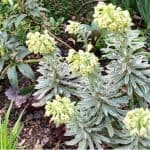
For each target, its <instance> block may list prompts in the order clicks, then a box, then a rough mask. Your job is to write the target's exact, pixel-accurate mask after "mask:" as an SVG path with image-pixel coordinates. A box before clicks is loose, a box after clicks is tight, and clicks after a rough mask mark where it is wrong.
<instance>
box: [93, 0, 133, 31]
mask: <svg viewBox="0 0 150 150" xmlns="http://www.w3.org/2000/svg"><path fill="white" fill-rule="evenodd" d="M93 17H94V23H95V24H96V25H97V26H98V27H99V28H100V29H107V30H108V31H109V32H117V33H124V32H126V31H127V30H128V28H129V27H130V26H131V25H132V23H131V17H130V14H129V12H128V11H126V10H125V11H123V10H122V9H121V8H120V7H116V6H115V5H113V4H108V5H107V4H105V3H104V2H99V3H98V5H97V6H96V7H95V11H94V15H93Z"/></svg>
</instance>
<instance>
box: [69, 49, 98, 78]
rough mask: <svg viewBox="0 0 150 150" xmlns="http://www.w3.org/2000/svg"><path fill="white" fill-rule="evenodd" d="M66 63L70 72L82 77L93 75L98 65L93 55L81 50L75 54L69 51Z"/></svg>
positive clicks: (73, 51) (71, 50)
mask: <svg viewBox="0 0 150 150" xmlns="http://www.w3.org/2000/svg"><path fill="white" fill-rule="evenodd" d="M67 61H68V63H69V67H70V69H71V71H72V72H73V73H75V74H78V73H79V74H81V75H82V76H88V75H90V74H93V73H94V72H95V70H96V68H97V67H98V65H99V64H98V58H97V57H96V56H95V55H94V54H93V53H90V52H87V51H86V52H84V51H82V50H79V52H76V51H75V50H73V49H70V51H69V55H68V57H67Z"/></svg>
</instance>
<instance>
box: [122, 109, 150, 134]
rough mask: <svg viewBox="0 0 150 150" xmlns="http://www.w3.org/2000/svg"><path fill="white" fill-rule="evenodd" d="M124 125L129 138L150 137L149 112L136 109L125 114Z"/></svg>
mask: <svg viewBox="0 0 150 150" xmlns="http://www.w3.org/2000/svg"><path fill="white" fill-rule="evenodd" d="M124 124H125V126H126V128H127V129H128V130H129V132H130V135H131V136H139V137H147V136H149V135H150V110H148V109H145V110H144V109H143V108H137V109H134V110H131V111H129V112H128V113H127V115H126V117H125V119H124Z"/></svg>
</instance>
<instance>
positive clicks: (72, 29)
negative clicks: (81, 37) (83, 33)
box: [66, 21, 80, 35]
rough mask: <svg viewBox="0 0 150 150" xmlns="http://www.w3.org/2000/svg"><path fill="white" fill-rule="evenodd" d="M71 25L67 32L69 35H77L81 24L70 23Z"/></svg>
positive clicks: (68, 26)
mask: <svg viewBox="0 0 150 150" xmlns="http://www.w3.org/2000/svg"><path fill="white" fill-rule="evenodd" d="M68 22H69V24H68V25H67V27H66V32H68V33H69V34H74V35H77V34H78V33H79V31H80V23H79V22H76V21H68Z"/></svg>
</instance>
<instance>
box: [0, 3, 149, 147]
mask: <svg viewBox="0 0 150 150" xmlns="http://www.w3.org/2000/svg"><path fill="white" fill-rule="evenodd" d="M42 2H43V3H42ZM1 3H2V4H1V9H0V11H1V14H2V18H1V19H2V23H1V33H0V35H1V36H0V38H1V39H0V40H1V49H0V77H1V78H0V80H1V81H4V79H7V78H8V79H9V82H10V86H11V87H9V89H7V90H6V91H5V95H6V96H7V97H8V99H10V100H14V103H15V104H16V107H21V106H22V105H29V104H27V103H28V101H27V99H30V98H32V99H33V100H32V102H30V105H32V109H33V108H34V109H39V108H41V109H44V114H45V115H44V114H43V117H45V119H48V120H49V124H52V123H55V125H56V128H59V127H60V126H62V125H65V134H64V135H61V136H63V137H66V138H67V139H66V140H65V144H66V145H68V146H75V148H77V149H139V150H140V149H150V110H149V103H150V63H149V58H150V55H149V52H148V51H147V49H146V37H145V36H144V35H143V33H142V31H140V30H139V29H132V26H133V22H132V18H131V15H130V13H129V11H128V10H123V9H122V8H120V7H118V6H116V5H114V4H111V3H106V2H105V3H104V2H98V3H97V5H96V6H95V7H94V11H93V15H92V19H91V21H90V23H82V22H78V21H74V20H67V22H66V25H65V27H63V29H64V33H63V34H64V35H67V36H68V39H69V41H71V42H72V43H73V44H70V45H69V44H68V43H69V42H68V41H67V42H66V41H63V39H60V38H59V37H58V35H59V33H60V32H61V33H62V29H61V31H60V28H59V27H60V26H61V23H63V21H64V18H58V19H54V18H53V16H50V12H51V11H49V10H48V9H47V7H46V5H44V4H46V1H44V0H43V1H41V3H40V2H38V1H37V0H34V1H33V0H32V1H31V0H27V1H1ZM139 3H140V1H138V4H139ZM147 3H148V2H147ZM116 4H117V1H116ZM126 4H128V6H127V5H126V7H129V5H130V4H129V3H127V1H126ZM124 5H125V3H124ZM145 6H147V4H146V1H145V3H143V8H144V7H145ZM2 8H4V9H5V10H6V11H7V14H8V16H7V15H6V14H5V12H4V11H3V9H2ZM8 8H9V9H8ZM138 9H139V7H138ZM140 10H141V12H140V13H141V14H143V15H142V16H143V18H144V20H145V21H146V22H148V18H147V17H145V16H146V15H147V12H148V9H140ZM145 14H146V15H145ZM146 25H147V29H148V30H147V31H149V27H148V26H149V25H148V23H147V24H146ZM76 45H77V46H76ZM64 49H66V50H67V54H66V55H62V53H63V51H64ZM103 61H104V62H105V64H103V63H102V62H103ZM35 63H36V67H35V66H34V64H35ZM35 68H36V70H35ZM22 75H23V76H24V77H26V78H28V79H30V80H28V79H26V80H28V86H27V87H24V86H22V85H21V84H22V82H21V79H22ZM23 80H24V78H23ZM23 103H25V104H23ZM28 109H29V108H27V111H28ZM32 109H31V114H32ZM37 118H38V117H37ZM43 126H45V125H43ZM30 148H31V147H30ZM55 148H57V147H55ZM69 148H74V147H69Z"/></svg>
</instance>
